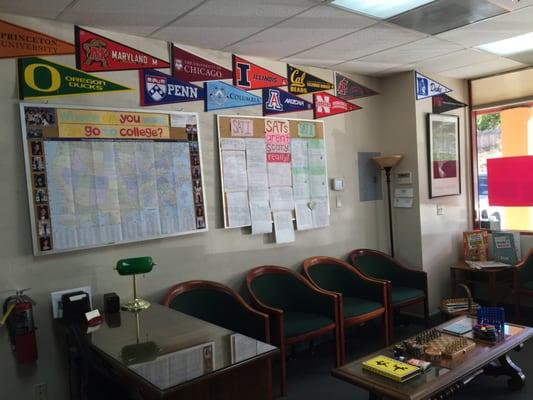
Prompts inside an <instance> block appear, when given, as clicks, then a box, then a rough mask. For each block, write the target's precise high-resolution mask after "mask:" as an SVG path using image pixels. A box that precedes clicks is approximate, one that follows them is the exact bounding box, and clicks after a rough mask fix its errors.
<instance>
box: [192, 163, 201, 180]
mask: <svg viewBox="0 0 533 400" xmlns="http://www.w3.org/2000/svg"><path fill="white" fill-rule="evenodd" d="M191 175H192V179H200V178H202V174H201V172H200V167H199V166H196V167H192V168H191Z"/></svg>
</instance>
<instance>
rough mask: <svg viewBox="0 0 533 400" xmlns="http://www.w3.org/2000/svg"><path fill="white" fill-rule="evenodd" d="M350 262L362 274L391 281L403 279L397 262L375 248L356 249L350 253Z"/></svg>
mask: <svg viewBox="0 0 533 400" xmlns="http://www.w3.org/2000/svg"><path fill="white" fill-rule="evenodd" d="M350 258H351V261H352V264H353V265H354V266H355V267H356V268H358V269H359V270H360V271H361V272H363V273H364V274H366V275H368V276H370V277H373V278H377V279H385V280H389V281H392V282H393V283H394V281H403V280H404V279H402V278H405V276H402V272H401V270H399V269H398V268H397V267H398V264H397V263H396V262H395V261H394V259H392V258H391V257H389V256H388V255H387V254H385V253H382V252H380V251H376V250H366V249H364V250H356V251H354V252H352V253H351V254H350Z"/></svg>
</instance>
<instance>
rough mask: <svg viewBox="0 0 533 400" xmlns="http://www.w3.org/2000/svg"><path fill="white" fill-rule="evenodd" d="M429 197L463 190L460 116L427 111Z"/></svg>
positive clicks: (454, 193)
mask: <svg viewBox="0 0 533 400" xmlns="http://www.w3.org/2000/svg"><path fill="white" fill-rule="evenodd" d="M427 125H428V129H427V145H428V177H429V198H430V199H432V198H434V197H441V196H452V195H458V194H460V193H461V170H460V165H461V163H460V158H459V117H457V116H455V115H445V114H428V116H427Z"/></svg>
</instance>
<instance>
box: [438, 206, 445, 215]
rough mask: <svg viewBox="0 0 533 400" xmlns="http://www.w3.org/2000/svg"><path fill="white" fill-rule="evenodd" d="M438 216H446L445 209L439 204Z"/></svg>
mask: <svg viewBox="0 0 533 400" xmlns="http://www.w3.org/2000/svg"><path fill="white" fill-rule="evenodd" d="M437 215H444V207H443V206H441V205H440V204H437Z"/></svg>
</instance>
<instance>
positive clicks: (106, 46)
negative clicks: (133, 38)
mask: <svg viewBox="0 0 533 400" xmlns="http://www.w3.org/2000/svg"><path fill="white" fill-rule="evenodd" d="M74 29H75V37H76V67H77V68H78V69H81V70H82V71H85V72H96V71H123V70H129V69H144V68H168V67H169V66H170V64H169V63H168V62H166V61H164V60H161V59H160V58H156V57H152V56H151V55H149V54H146V53H144V52H142V51H139V50H135V49H134V48H132V47H129V46H126V45H125V44H122V43H119V42H116V41H114V40H111V39H109V38H106V37H104V36H102V35H98V34H96V33H93V32H90V31H88V30H85V29H83V28H80V27H79V26H75V27H74Z"/></svg>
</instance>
